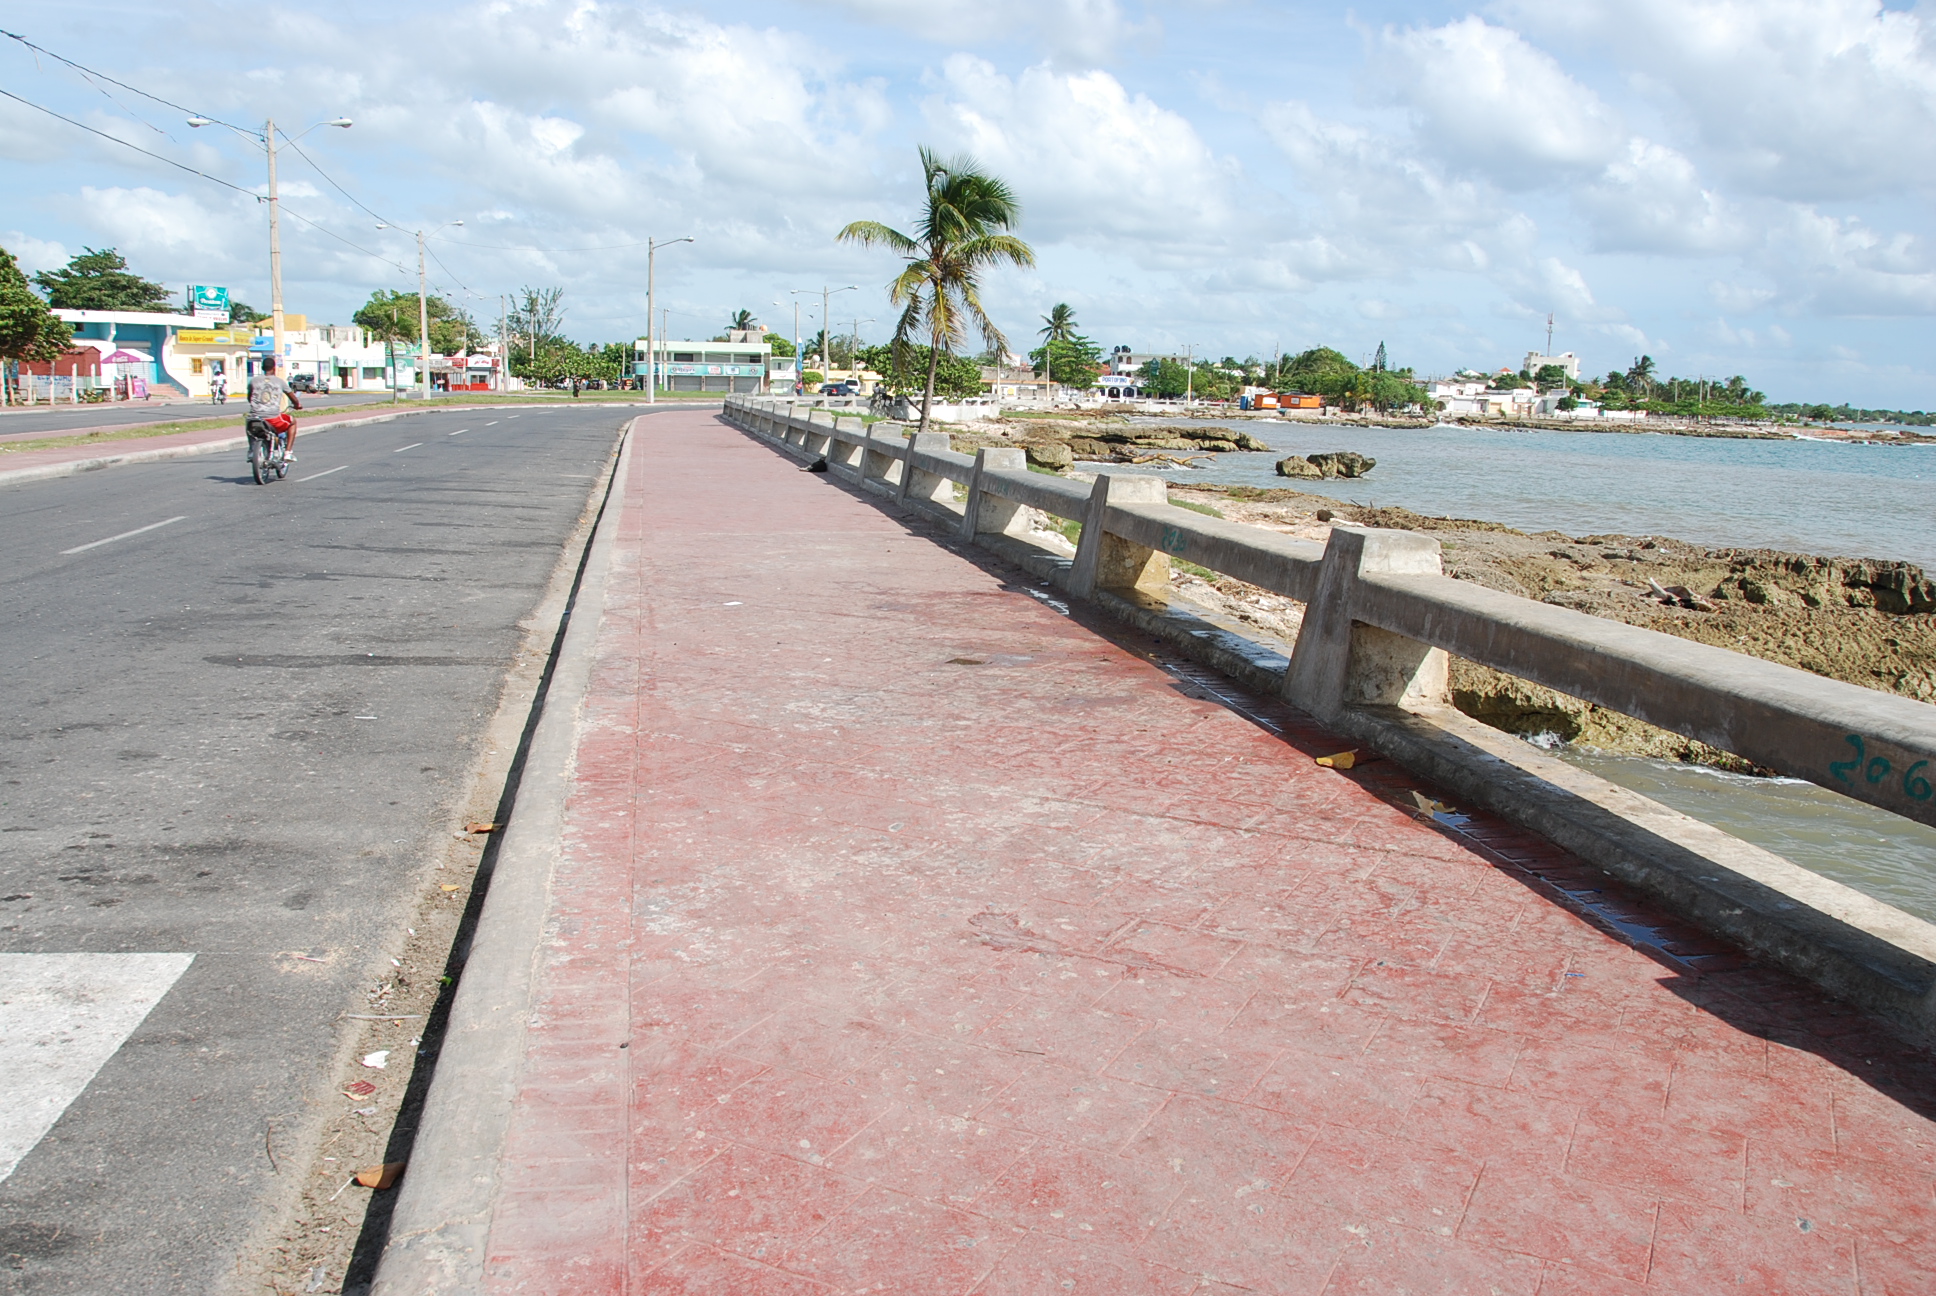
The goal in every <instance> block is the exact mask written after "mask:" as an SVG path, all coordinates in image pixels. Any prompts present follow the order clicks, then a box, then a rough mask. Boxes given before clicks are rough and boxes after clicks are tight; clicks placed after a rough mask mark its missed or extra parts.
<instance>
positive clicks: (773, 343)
mask: <svg viewBox="0 0 1936 1296" xmlns="http://www.w3.org/2000/svg"><path fill="white" fill-rule="evenodd" d="M766 344H767V345H768V346H770V347H772V348H773V354H774V355H776V356H790V355H792V354H793V339H792V338H788V337H781V336H780V335H779V334H778V333H768V334H767V335H766Z"/></svg>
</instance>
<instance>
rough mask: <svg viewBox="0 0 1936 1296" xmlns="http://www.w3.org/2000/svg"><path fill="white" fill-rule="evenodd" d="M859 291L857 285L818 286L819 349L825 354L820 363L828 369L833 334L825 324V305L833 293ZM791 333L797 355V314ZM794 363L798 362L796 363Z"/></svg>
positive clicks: (799, 290) (793, 290)
mask: <svg viewBox="0 0 1936 1296" xmlns="http://www.w3.org/2000/svg"><path fill="white" fill-rule="evenodd" d="M787 291H788V292H790V293H796V294H797V293H810V292H813V291H814V289H812V288H789V289H787ZM859 291H860V285H858V284H848V285H847V286H846V287H845V288H829V287H828V286H827V285H826V284H821V285H820V289H819V292H820V349H821V351H822V352H824V353H825V354H823V355H822V356H821V357H820V363H821V364H822V365H824V366H826V367H827V368H829V369H831V368H833V362H834V358H833V349H834V340H833V337H832V336H831V334H832V332H833V325H832V324H829V323H828V322H827V303H828V301H829V300H830V299H831V298H832V297H833V295H834V294H835V293H844V292H859ZM795 304H796V306H797V305H798V303H795ZM793 333H794V338H793V349H794V351H795V352H796V353H797V352H798V351H799V350H800V337H799V334H800V324H799V316H798V315H797V314H796V315H795V316H794V325H793ZM796 363H798V362H797V361H796Z"/></svg>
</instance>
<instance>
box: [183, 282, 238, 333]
mask: <svg viewBox="0 0 1936 1296" xmlns="http://www.w3.org/2000/svg"><path fill="white" fill-rule="evenodd" d="M188 303H189V314H191V315H193V316H194V317H195V318H196V319H205V320H213V321H215V322H216V323H218V324H226V323H228V321H229V290H228V289H226V288H218V287H215V286H214V285H212V284H193V285H191V286H190V287H189V289H188Z"/></svg>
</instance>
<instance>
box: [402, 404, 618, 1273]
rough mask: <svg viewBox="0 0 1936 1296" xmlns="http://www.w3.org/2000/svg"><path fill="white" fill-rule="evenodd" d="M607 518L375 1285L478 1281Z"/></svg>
mask: <svg viewBox="0 0 1936 1296" xmlns="http://www.w3.org/2000/svg"><path fill="white" fill-rule="evenodd" d="M643 418H644V416H643V415H641V416H639V417H638V418H634V419H633V420H632V421H631V422H630V423H629V424H627V425H626V429H625V444H624V446H623V448H622V449H621V450H620V451H619V455H618V459H617V461H616V463H615V464H614V465H613V468H612V477H611V480H610V485H609V487H608V493H607V496H606V502H607V505H609V503H610V501H611V499H612V498H613V494H614V493H621V494H622V492H623V490H624V481H625V474H626V472H627V470H628V468H629V466H630V464H631V460H632V451H633V448H634V444H635V442H634V434H635V433H636V432H637V430H638V426H639V423H640V422H641V421H642V419H643ZM615 521H616V515H614V516H610V517H608V516H605V515H603V513H602V511H601V516H600V517H599V519H598V522H597V523H596V525H595V527H594V530H593V533H592V537H591V540H590V543H589V546H588V549H587V553H586V559H585V567H584V575H583V578H582V581H581V582H580V584H579V587H578V592H577V595H576V597H575V598H574V599H573V600H572V603H571V605H570V607H569V608H568V610H567V612H566V614H565V615H566V617H567V622H566V628H565V637H564V643H563V645H562V646H561V647H560V649H559V652H558V662H557V667H556V670H555V672H554V674H553V676H552V679H551V683H550V686H549V688H548V689H547V691H546V693H545V697H544V700H543V703H542V706H543V711H542V713H541V714H540V716H539V718H538V724H537V728H536V730H535V731H534V733H533V735H532V739H531V750H530V753H529V755H528V756H527V758H526V761H525V767H524V772H523V774H522V776H521V778H520V782H519V785H518V792H517V799H516V802H515V804H514V806H513V809H512V813H511V816H510V820H509V822H508V824H507V826H506V828H505V832H504V840H503V844H502V846H501V847H500V849H499V853H498V858H497V863H496V866H495V868H494V870H493V873H492V877H491V883H490V890H489V892H488V893H487V894H486V896H485V899H484V908H483V912H482V913H481V915H480V916H479V918H478V923H477V930H476V933H475V935H474V937H473V939H472V942H471V949H470V953H469V956H468V957H467V958H466V959H465V961H464V972H463V974H462V976H461V977H460V979H459V981H458V985H457V994H456V997H455V999H454V1001H453V1002H452V1004H451V1010H450V1019H449V1025H448V1027H447V1030H446V1033H445V1036H444V1044H443V1047H442V1049H441V1051H440V1053H439V1055H438V1059H437V1073H436V1075H435V1077H433V1079H432V1080H431V1083H430V1092H429V1095H428V1097H427V1098H426V1100H425V1103H424V1110H423V1117H422V1120H421V1121H420V1122H419V1124H418V1127H417V1132H416V1136H415V1139H414V1145H413V1151H412V1155H411V1161H410V1169H409V1172H408V1174H406V1175H405V1177H404V1180H403V1184H402V1186H401V1187H400V1189H399V1195H398V1199H397V1205H396V1210H395V1212H394V1214H393V1215H392V1216H391V1222H390V1237H389V1241H388V1243H387V1244H386V1245H385V1248H384V1252H383V1258H382V1260H381V1261H380V1262H379V1263H378V1266H377V1272H376V1279H375V1281H374V1283H373V1284H372V1285H371V1288H370V1296H424V1294H425V1293H433V1292H436V1293H441V1292H470V1291H477V1290H479V1289H481V1288H482V1286H483V1276H484V1261H485V1247H486V1244H487V1243H488V1241H489V1236H490V1226H491V1211H492V1208H493V1206H494V1205H495V1203H496V1200H497V1196H498V1191H499V1179H500V1175H501V1167H500V1158H501V1157H502V1154H503V1151H504V1142H505V1133H506V1131H507V1130H508V1128H509V1126H510V1120H511V1112H512V1106H513V1103H514V1101H515V1099H516V1096H517V1091H518V1076H519V1072H520V1070H521V1068H522V1064H523V1059H524V1042H525V1033H526V1030H527V1028H528V1025H529V1019H530V1015H531V1002H532V995H533V991H534V989H535V985H536V979H537V960H538V951H539V947H540V945H541V943H542V937H543V931H544V923H545V915H546V913H547V910H548V908H549V906H548V904H547V899H548V894H549V891H550V887H551V877H552V871H553V869H554V867H555V865H556V864H557V861H558V858H559V855H560V853H561V852H562V850H563V837H564V820H565V801H566V797H567V795H568V794H569V791H570V778H571V774H572V771H573V766H574V762H575V757H576V750H577V739H578V721H579V711H580V708H581V706H582V704H583V702H584V698H585V693H586V691H587V689H588V687H589V685H590V682H591V673H592V665H593V654H594V649H595V646H596V641H597V637H598V627H599V621H600V619H601V617H602V614H603V610H604V606H605V588H606V580H607V577H608V575H609V573H610V569H611V561H612V550H613V548H614V546H615V544H616V539H615V533H616V530H617V528H616V527H615V526H614V525H613V523H614V522H615Z"/></svg>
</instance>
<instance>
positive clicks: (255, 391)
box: [249, 374, 289, 419]
mask: <svg viewBox="0 0 1936 1296" xmlns="http://www.w3.org/2000/svg"><path fill="white" fill-rule="evenodd" d="M288 394H289V385H288V384H287V383H285V382H283V380H282V375H281V374H257V375H256V376H255V377H253V378H251V379H249V417H250V418H259V419H272V418H274V417H275V416H276V415H278V414H280V413H282V399H283V397H285V396H287V395H288Z"/></svg>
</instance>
